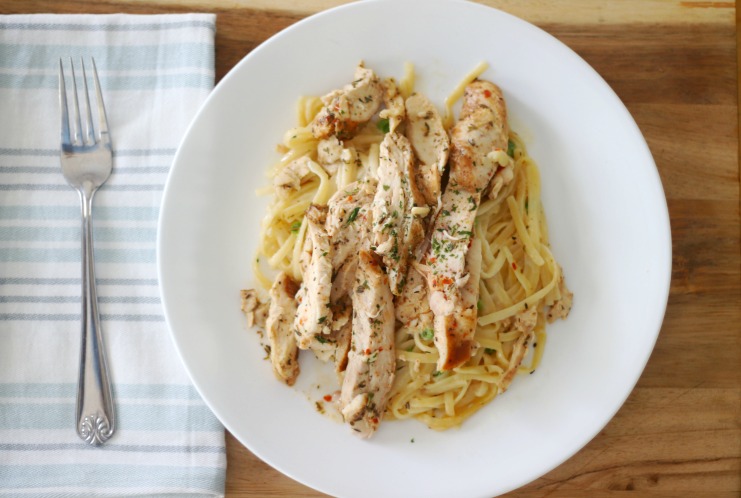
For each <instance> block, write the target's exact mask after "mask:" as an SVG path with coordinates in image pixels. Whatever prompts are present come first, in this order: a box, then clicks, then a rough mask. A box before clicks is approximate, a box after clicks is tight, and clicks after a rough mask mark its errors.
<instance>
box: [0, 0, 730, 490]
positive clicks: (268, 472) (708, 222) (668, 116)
mask: <svg viewBox="0 0 741 498" xmlns="http://www.w3.org/2000/svg"><path fill="white" fill-rule="evenodd" d="M365 1H372V0H365ZM342 3H346V2H343V1H339V0H315V1H301V0H228V1H227V0H152V1H147V2H143V1H139V0H95V1H90V0H54V1H52V0H47V1H40V0H29V1H23V2H18V1H15V0H0V13H2V14H13V13H41V12H55V13H113V12H127V13H138V14H150V13H176V12H213V13H215V14H217V21H216V78H217V81H218V80H219V79H220V78H222V77H223V76H224V75H225V74H226V73H227V72H228V71H229V70H230V69H231V68H232V67H234V65H235V64H236V63H237V62H239V60H240V59H242V57H244V56H245V55H247V54H248V53H249V52H250V51H251V50H253V49H254V48H255V47H257V46H258V45H259V44H260V43H262V42H263V41H265V40H266V39H267V38H269V37H270V36H272V35H273V34H275V33H277V32H279V31H280V30H282V29H284V28H286V27H287V26H290V25H291V24H293V23H295V22H297V21H299V20H300V19H302V18H304V17H307V16H309V15H311V14H314V13H316V12H319V11H322V10H325V9H328V8H332V7H334V6H336V5H339V4H342ZM480 3H484V4H487V5H490V6H492V7H496V8H499V9H501V10H504V11H506V12H509V13H511V14H514V15H516V16H519V17H521V18H523V19H525V20H527V21H529V22H531V23H533V24H535V25H537V26H539V27H541V28H543V29H544V30H545V31H547V32H549V33H550V34H552V35H553V36H555V37H556V38H558V39H559V40H560V41H562V42H563V43H565V44H566V45H568V46H569V47H571V48H572V49H573V50H574V51H575V52H576V53H578V54H579V55H580V56H581V57H582V58H584V59H585V60H586V61H587V62H588V63H589V64H590V65H592V67H594V68H595V69H596V70H597V71H598V72H599V73H600V74H601V75H602V77H603V78H604V79H605V80H606V81H607V83H609V85H610V86H611V87H612V88H613V89H614V90H615V92H616V93H617V95H618V96H619V97H620V98H621V99H622V101H623V102H624V103H625V105H626V106H627V108H628V110H629V111H630V112H631V114H632V115H633V117H634V119H635V120H636V122H637V123H638V126H639V127H640V129H641V131H642V132H643V134H644V136H645V138H646V140H647V142H648V145H649V147H650V149H651V152H652V154H653V157H654V159H655V161H656V164H657V166H658V169H659V173H660V176H661V180H662V182H663V186H664V191H665V193H666V197H667V201H668V206H669V214H670V219H671V230H672V243H673V258H674V260H673V271H672V282H671V291H670V296H669V302H668V307H667V310H666V315H665V319H664V323H663V326H662V328H661V332H660V335H659V337H658V342H657V343H656V347H655V349H654V352H653V354H652V355H651V358H650V360H649V361H648V365H647V366H646V369H645V371H644V372H643V375H642V376H641V378H640V380H639V381H638V384H637V386H636V387H635V389H634V390H633V392H632V394H631V395H630V397H629V398H628V400H627V402H626V403H625V404H624V405H623V407H622V408H621V409H620V410H619V411H618V413H617V414H616V416H615V417H614V418H613V420H612V421H611V422H609V423H608V424H607V426H606V427H605V428H604V429H603V430H602V431H601V432H600V433H599V434H598V435H597V436H596V437H595V438H594V439H593V440H592V441H591V442H589V443H588V444H587V445H586V446H585V447H584V448H583V449H582V450H581V451H579V452H578V453H577V454H576V455H574V456H573V457H572V458H570V459H568V460H567V461H566V462H564V463H563V464H562V465H560V466H559V467H557V468H556V469H554V470H553V471H551V472H549V473H548V474H546V475H545V476H543V477H541V478H539V479H537V480H535V481H533V482H531V483H530V484H528V485H526V486H525V487H523V488H521V489H519V490H516V491H513V492H511V493H509V494H508V495H507V496H508V497H512V498H524V497H533V498H534V497H545V496H547V497H551V498H557V497H563V498H567V497H568V498H579V497H584V498H586V497H589V498H593V497H602V496H636V497H646V498H651V497H714V498H723V497H729V498H730V497H738V496H740V495H741V341H740V337H741V256H740V254H741V247H740V244H739V243H740V233H741V223H740V220H739V162H738V143H739V133H738V130H739V126H738V125H739V119H740V118H739V108H738V95H739V92H738V74H739V73H738V68H739V65H738V41H737V40H738V37H737V26H738V21H737V19H738V15H737V13H736V5H735V3H734V2H733V1H730V0H723V1H704V0H701V1H687V2H684V1H677V0H647V1H643V0H621V1H617V2H616V1H614V0H538V1H526V2H523V1H520V0H486V1H483V2H480ZM227 465H228V467H227V476H226V495H227V496H229V497H241V498H248V497H268V496H269V497H298V496H305V497H307V496H312V497H313V496H324V495H322V494H321V493H319V492H316V491H314V490H312V489H310V488H307V487H305V486H304V485H302V484H299V483H297V482H295V481H293V480H292V479H290V478H289V477H286V476H284V475H282V474H281V473H279V472H278V471H276V470H274V469H272V468H271V467H270V466H268V465H267V464H265V463H263V462H262V461H260V460H259V459H258V458H257V457H256V456H254V455H253V454H252V453H250V451H249V450H247V449H246V448H244V447H243V446H242V445H241V444H240V443H239V442H238V441H237V440H236V439H235V438H234V437H232V436H231V435H230V434H227ZM493 465H496V463H495V462H494V463H493ZM337 470H338V472H341V469H337Z"/></svg>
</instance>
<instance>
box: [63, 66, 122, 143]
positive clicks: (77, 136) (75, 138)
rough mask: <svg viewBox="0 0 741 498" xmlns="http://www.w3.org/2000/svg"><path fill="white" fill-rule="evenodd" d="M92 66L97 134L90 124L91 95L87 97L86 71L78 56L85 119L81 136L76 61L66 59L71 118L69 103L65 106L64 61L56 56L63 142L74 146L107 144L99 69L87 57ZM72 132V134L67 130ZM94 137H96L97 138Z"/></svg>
mask: <svg viewBox="0 0 741 498" xmlns="http://www.w3.org/2000/svg"><path fill="white" fill-rule="evenodd" d="M90 62H91V63H92V69H93V71H92V72H93V84H94V85H95V96H96V104H97V108H98V123H97V130H98V133H97V136H96V134H95V131H94V130H95V127H94V126H93V116H92V108H91V105H90V98H89V97H88V95H89V93H88V87H87V72H86V71H85V61H84V60H83V58H82V57H80V67H81V68H82V90H83V98H82V101H83V104H84V107H85V109H84V118H85V119H84V121H85V134H84V136H83V135H82V122H81V116H80V105H79V100H78V97H77V79H76V77H75V64H74V62H73V61H72V57H70V58H69V66H70V73H71V83H72V90H71V93H72V104H73V107H72V119H71V120H70V117H69V108H68V107H69V106H68V105H67V88H66V85H65V74H64V61H63V60H62V58H60V59H59V109H60V111H61V115H62V128H61V132H62V144H69V145H74V146H84V145H91V144H94V143H95V142H96V141H99V142H102V143H108V142H109V140H110V138H109V134H108V119H107V117H106V112H105V106H104V104H103V94H102V92H101V90H100V81H99V79H98V70H97V68H96V67H95V59H93V58H92V57H91V58H90ZM70 132H71V133H70ZM96 139H97V140H96Z"/></svg>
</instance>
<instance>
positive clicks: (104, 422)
mask: <svg viewBox="0 0 741 498" xmlns="http://www.w3.org/2000/svg"><path fill="white" fill-rule="evenodd" d="M79 193H80V201H81V204H82V339H81V345H80V373H79V378H78V385H77V434H78V435H79V436H80V437H81V438H82V439H83V440H84V441H85V442H87V443H89V444H91V445H93V446H98V445H101V444H103V443H105V442H106V441H107V440H108V439H109V438H110V437H111V436H112V435H113V432H114V431H115V427H116V425H115V413H114V410H113V401H112V397H111V383H110V378H109V376H108V361H107V360H106V353H105V348H104V346H103V336H102V334H101V327H100V316H99V314H98V293H97V290H96V285H95V263H94V260H93V217H92V206H93V195H94V193H95V190H94V189H93V188H92V186H91V185H83V187H82V188H81V189H80V191H79Z"/></svg>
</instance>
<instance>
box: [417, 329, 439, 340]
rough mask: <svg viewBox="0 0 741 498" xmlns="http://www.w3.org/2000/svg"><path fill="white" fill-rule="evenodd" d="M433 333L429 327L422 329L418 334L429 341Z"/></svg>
mask: <svg viewBox="0 0 741 498" xmlns="http://www.w3.org/2000/svg"><path fill="white" fill-rule="evenodd" d="M434 335H435V331H433V330H432V329H430V328H427V329H424V330H423V331H422V332H420V333H419V336H420V337H421V338H422V339H424V340H425V341H429V340H430V339H432V337H433V336H434Z"/></svg>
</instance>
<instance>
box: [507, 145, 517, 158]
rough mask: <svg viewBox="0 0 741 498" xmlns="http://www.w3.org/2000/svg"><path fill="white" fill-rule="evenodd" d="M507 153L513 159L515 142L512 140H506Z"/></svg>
mask: <svg viewBox="0 0 741 498" xmlns="http://www.w3.org/2000/svg"><path fill="white" fill-rule="evenodd" d="M507 155H508V156H509V157H511V158H513V159H514V157H515V143H514V142H513V141H512V140H509V141H508V142H507Z"/></svg>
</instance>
